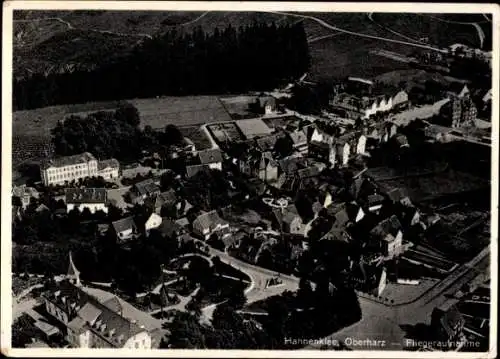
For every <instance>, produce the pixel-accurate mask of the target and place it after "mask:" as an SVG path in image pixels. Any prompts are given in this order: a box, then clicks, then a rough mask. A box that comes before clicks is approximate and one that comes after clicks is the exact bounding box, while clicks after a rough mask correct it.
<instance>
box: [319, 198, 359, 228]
mask: <svg viewBox="0 0 500 359" xmlns="http://www.w3.org/2000/svg"><path fill="white" fill-rule="evenodd" d="M327 211H328V213H329V214H330V215H333V216H334V217H335V218H336V220H337V222H339V221H338V220H339V219H340V220H341V221H340V222H339V223H342V222H343V224H346V223H347V222H351V223H358V222H359V221H361V220H362V219H363V218H364V216H365V212H364V211H363V208H361V207H360V206H359V205H358V204H357V203H356V202H354V201H352V202H348V203H340V204H334V205H331V206H330V207H328V208H327ZM346 221H347V222H346ZM343 224H342V225H343Z"/></svg>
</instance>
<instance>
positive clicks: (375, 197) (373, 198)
mask: <svg viewBox="0 0 500 359" xmlns="http://www.w3.org/2000/svg"><path fill="white" fill-rule="evenodd" d="M367 202H368V205H369V206H371V205H374V204H380V203H382V202H384V197H383V196H381V195H379V194H371V195H369V196H368V197H367Z"/></svg>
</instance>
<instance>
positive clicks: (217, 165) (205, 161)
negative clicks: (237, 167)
mask: <svg viewBox="0 0 500 359" xmlns="http://www.w3.org/2000/svg"><path fill="white" fill-rule="evenodd" d="M198 158H199V159H200V164H201V165H202V166H203V165H204V166H208V167H209V168H210V169H214V170H219V171H221V170H222V153H221V151H220V150H219V149H217V148H215V149H208V150H203V151H198Z"/></svg>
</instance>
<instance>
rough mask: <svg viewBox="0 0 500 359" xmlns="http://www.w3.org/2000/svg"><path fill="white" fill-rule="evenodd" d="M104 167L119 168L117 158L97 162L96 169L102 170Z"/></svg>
mask: <svg viewBox="0 0 500 359" xmlns="http://www.w3.org/2000/svg"><path fill="white" fill-rule="evenodd" d="M106 168H120V162H118V160H116V159H114V158H110V159H109V160H104V161H99V162H97V169H98V170H99V171H102V170H103V169H106Z"/></svg>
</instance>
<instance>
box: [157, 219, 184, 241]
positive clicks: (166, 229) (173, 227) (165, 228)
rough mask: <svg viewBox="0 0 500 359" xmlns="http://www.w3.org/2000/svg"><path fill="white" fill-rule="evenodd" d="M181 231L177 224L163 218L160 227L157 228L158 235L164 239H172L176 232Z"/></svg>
mask: <svg viewBox="0 0 500 359" xmlns="http://www.w3.org/2000/svg"><path fill="white" fill-rule="evenodd" d="M186 220H187V219H186ZM188 223H189V222H188ZM181 229H182V227H181V226H180V225H179V224H178V223H177V222H174V221H173V220H171V219H170V218H163V220H162V222H161V225H160V226H159V227H158V230H159V231H160V233H161V234H163V235H164V236H166V237H172V236H173V235H174V234H175V233H176V232H178V231H180V230H181Z"/></svg>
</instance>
